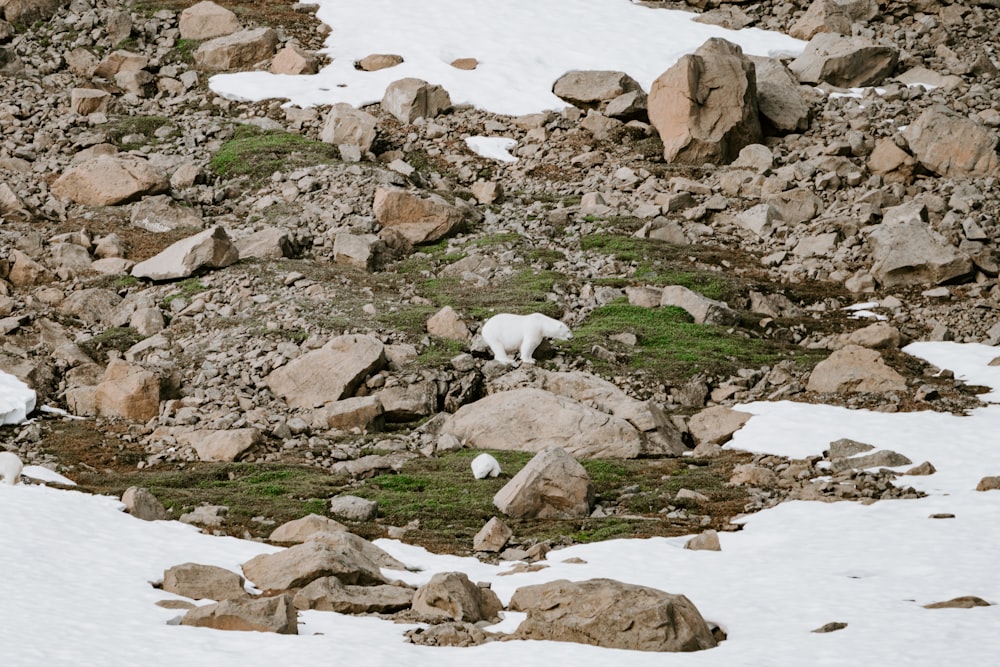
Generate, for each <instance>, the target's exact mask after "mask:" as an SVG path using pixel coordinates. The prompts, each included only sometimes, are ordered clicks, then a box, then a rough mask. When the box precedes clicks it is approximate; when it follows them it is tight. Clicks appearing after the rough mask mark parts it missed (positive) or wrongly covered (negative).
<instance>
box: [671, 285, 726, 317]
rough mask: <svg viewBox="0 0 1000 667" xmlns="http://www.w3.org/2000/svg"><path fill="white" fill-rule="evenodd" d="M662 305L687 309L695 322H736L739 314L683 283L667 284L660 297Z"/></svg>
mask: <svg viewBox="0 0 1000 667" xmlns="http://www.w3.org/2000/svg"><path fill="white" fill-rule="evenodd" d="M660 306H674V307H676V308H681V309H682V310H685V311H687V313H688V314H689V315H691V317H692V318H693V319H694V321H695V324H720V325H728V324H734V323H735V322H736V321H737V320H738V319H739V316H738V315H737V313H736V312H735V311H734V310H732V309H731V308H730V307H729V306H727V305H726V304H725V303H723V302H721V301H715V300H714V299H709V298H708V297H705V296H702V295H701V294H698V293H697V292H694V291H692V290H689V289H688V288H686V287H682V286H681V285H667V286H666V287H664V288H663V292H662V293H661V297H660Z"/></svg>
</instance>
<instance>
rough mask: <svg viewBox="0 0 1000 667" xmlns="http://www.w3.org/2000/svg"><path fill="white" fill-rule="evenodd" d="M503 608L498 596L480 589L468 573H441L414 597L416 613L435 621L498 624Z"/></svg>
mask: <svg viewBox="0 0 1000 667" xmlns="http://www.w3.org/2000/svg"><path fill="white" fill-rule="evenodd" d="M502 609H503V604H502V603H501V602H500V599H499V598H497V595H496V593H494V592H493V591H492V590H490V589H489V588H486V587H482V586H477V585H476V584H474V583H473V582H471V581H470V580H469V577H468V576H466V575H465V573H464V572H439V573H437V574H435V575H434V576H433V577H431V580H430V581H428V582H427V583H426V584H424V585H423V586H420V587H419V588H418V589H417V592H416V593H415V594H414V596H413V611H414V612H416V613H417V614H419V615H420V616H422V617H424V618H427V619H430V620H432V621H441V620H451V621H465V622H467V623H478V622H479V621H496V620H498V619H499V613H500V611H501V610H502Z"/></svg>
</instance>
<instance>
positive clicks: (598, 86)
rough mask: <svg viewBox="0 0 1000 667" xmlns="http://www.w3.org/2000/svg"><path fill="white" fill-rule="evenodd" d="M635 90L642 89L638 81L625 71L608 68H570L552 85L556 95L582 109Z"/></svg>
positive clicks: (597, 105) (594, 107) (590, 107)
mask: <svg viewBox="0 0 1000 667" xmlns="http://www.w3.org/2000/svg"><path fill="white" fill-rule="evenodd" d="M636 91H640V92H641V91H642V86H640V85H639V82H638V81H636V80H635V79H633V78H632V77H630V76H629V75H628V74H626V73H625V72H614V71H608V70H572V71H569V72H566V73H565V74H563V75H562V76H561V77H559V78H558V79H556V82H555V83H554V84H553V85H552V92H553V94H555V96H556V97H558V98H559V99H561V100H563V101H565V102H569V103H570V104H572V105H573V106H575V107H580V108H582V109H596V108H598V107H599V106H600V105H601V104H602V103H604V102H610V101H611V100H613V99H615V98H617V97H620V96H622V95H624V94H625V93H630V92H636Z"/></svg>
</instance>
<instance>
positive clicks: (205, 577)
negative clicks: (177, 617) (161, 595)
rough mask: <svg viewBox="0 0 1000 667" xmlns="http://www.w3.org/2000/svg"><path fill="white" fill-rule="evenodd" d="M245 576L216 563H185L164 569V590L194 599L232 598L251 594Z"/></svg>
mask: <svg viewBox="0 0 1000 667" xmlns="http://www.w3.org/2000/svg"><path fill="white" fill-rule="evenodd" d="M243 583H244V581H243V577H241V576H240V575H238V574H236V573H235V572H230V571H229V570H227V569H225V568H221V567H217V566H215V565H199V564H198V563H184V564H182V565H174V566H173V567H171V568H170V569H167V570H164V571H163V590H165V591H167V592H168V593H175V594H177V595H183V596H184V597H186V598H191V599H193V600H206V599H207V600H232V599H237V598H246V597H249V596H250V594H249V593H247V592H246V589H245V588H243Z"/></svg>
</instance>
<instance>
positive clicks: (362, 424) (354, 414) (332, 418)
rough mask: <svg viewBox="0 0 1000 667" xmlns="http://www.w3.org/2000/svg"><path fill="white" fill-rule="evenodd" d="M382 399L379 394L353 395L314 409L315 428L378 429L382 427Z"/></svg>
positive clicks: (343, 429)
mask: <svg viewBox="0 0 1000 667" xmlns="http://www.w3.org/2000/svg"><path fill="white" fill-rule="evenodd" d="M382 412H383V408H382V401H380V400H379V398H378V396H353V397H351V398H345V399H342V400H339V401H331V402H330V403H327V404H326V405H324V406H323V407H321V408H317V409H315V410H313V414H312V426H313V428H318V429H325V428H335V429H340V430H342V431H350V430H353V429H360V430H361V431H377V430H380V429H381V428H382V422H383V421H384V420H383V419H382Z"/></svg>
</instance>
